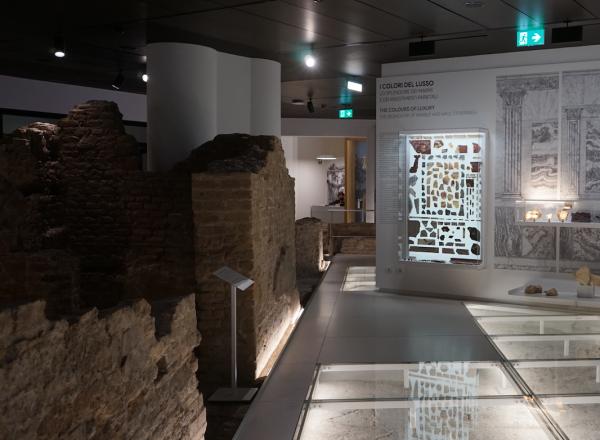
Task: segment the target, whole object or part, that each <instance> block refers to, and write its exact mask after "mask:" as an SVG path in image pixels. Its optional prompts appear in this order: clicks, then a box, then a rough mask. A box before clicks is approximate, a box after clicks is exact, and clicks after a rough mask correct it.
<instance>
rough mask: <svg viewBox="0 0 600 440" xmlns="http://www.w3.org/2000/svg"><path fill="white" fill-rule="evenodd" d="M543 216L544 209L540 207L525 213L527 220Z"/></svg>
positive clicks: (534, 219)
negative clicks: (541, 209)
mask: <svg viewBox="0 0 600 440" xmlns="http://www.w3.org/2000/svg"><path fill="white" fill-rule="evenodd" d="M541 216H542V211H540V210H539V209H532V210H530V211H527V212H526V213H525V220H527V221H536V220H537V219H539V218H540V217H541Z"/></svg>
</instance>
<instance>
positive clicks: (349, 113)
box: [338, 108, 354, 119]
mask: <svg viewBox="0 0 600 440" xmlns="http://www.w3.org/2000/svg"><path fill="white" fill-rule="evenodd" d="M353 117H354V111H353V110H352V109H351V108H343V109H341V110H339V111H338V118H339V119H351V118H353Z"/></svg>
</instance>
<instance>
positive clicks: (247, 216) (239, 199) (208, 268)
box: [181, 135, 300, 383]
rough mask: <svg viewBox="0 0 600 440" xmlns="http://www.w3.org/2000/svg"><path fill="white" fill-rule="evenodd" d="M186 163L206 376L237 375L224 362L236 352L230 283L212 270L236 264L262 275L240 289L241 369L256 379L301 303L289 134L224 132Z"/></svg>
mask: <svg viewBox="0 0 600 440" xmlns="http://www.w3.org/2000/svg"><path fill="white" fill-rule="evenodd" d="M181 168H185V169H187V170H188V171H189V172H191V173H192V199H193V213H194V214H193V215H194V224H195V227H196V229H195V230H196V279H197V280H198V283H199V292H198V310H199V314H198V318H199V324H200V331H201V333H202V334H203V335H204V336H205V337H206V340H205V343H203V344H202V346H201V347H200V371H201V376H202V375H203V374H202V373H203V372H204V375H205V376H206V377H207V378H209V379H210V381H211V382H217V383H227V380H228V377H229V376H228V375H229V370H228V368H224V367H223V366H224V365H227V362H228V359H229V356H228V354H227V349H228V347H229V344H230V332H229V294H228V292H229V289H228V287H227V286H226V285H225V284H224V283H223V282H221V281H219V280H217V279H216V278H215V277H214V276H213V275H212V273H213V272H214V271H215V270H217V269H218V268H220V267H221V266H223V265H228V266H230V267H231V268H232V269H234V270H236V271H239V272H240V273H242V274H244V275H246V276H247V277H249V278H251V279H253V280H254V281H255V284H254V285H253V286H252V287H251V288H250V289H249V290H248V291H246V292H244V293H240V294H239V296H238V316H239V321H238V322H239V323H238V325H239V330H240V337H241V338H243V342H241V341H240V342H241V344H240V345H241V346H240V351H239V357H240V360H241V362H240V371H239V373H240V379H241V380H242V382H245V383H252V382H253V380H254V379H255V378H257V377H259V376H261V375H262V374H263V370H264V368H265V367H266V366H267V365H268V364H269V360H270V357H271V356H272V354H273V352H274V351H275V349H276V348H277V346H278V345H279V342H280V340H281V338H282V337H283V336H284V335H285V334H286V332H287V331H288V329H289V326H290V324H291V323H292V321H293V319H294V317H295V316H296V315H297V313H298V311H299V309H300V303H299V296H298V291H297V290H296V276H295V273H296V254H295V245H294V243H295V242H294V237H295V226H294V203H295V202H294V181H293V179H292V178H291V177H290V176H289V174H288V172H287V168H286V167H285V159H284V156H283V149H282V147H281V142H280V141H279V139H278V138H276V137H271V136H255V137H250V136H245V135H221V136H217V137H216V138H215V139H214V141H212V142H208V143H207V144H205V145H203V146H202V147H200V148H199V149H197V150H195V151H194V152H193V153H192V155H191V156H190V160H189V161H187V162H186V163H185V164H181ZM208 339H210V340H208Z"/></svg>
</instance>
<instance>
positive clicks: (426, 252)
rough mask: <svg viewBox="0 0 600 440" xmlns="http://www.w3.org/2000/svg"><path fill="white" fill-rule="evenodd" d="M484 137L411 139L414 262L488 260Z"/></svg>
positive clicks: (410, 225) (408, 150)
mask: <svg viewBox="0 0 600 440" xmlns="http://www.w3.org/2000/svg"><path fill="white" fill-rule="evenodd" d="M483 148H485V135H484V134H483V133H439V134H425V135H423V134H410V135H408V136H407V142H406V154H407V158H408V160H407V164H406V166H407V168H408V258H409V260H416V261H435V262H444V263H471V264H478V263H480V262H481V261H482V252H481V240H482V237H481V210H482V188H483V179H482V170H483V167H482V162H483Z"/></svg>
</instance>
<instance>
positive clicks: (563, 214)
mask: <svg viewBox="0 0 600 440" xmlns="http://www.w3.org/2000/svg"><path fill="white" fill-rule="evenodd" d="M556 217H558V220H559V221H560V222H562V223H564V222H565V221H566V220H567V219H568V218H569V209H567V208H561V209H559V210H558V212H557V213H556Z"/></svg>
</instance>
